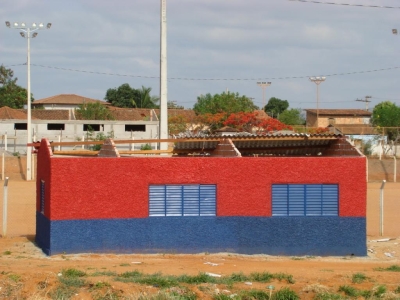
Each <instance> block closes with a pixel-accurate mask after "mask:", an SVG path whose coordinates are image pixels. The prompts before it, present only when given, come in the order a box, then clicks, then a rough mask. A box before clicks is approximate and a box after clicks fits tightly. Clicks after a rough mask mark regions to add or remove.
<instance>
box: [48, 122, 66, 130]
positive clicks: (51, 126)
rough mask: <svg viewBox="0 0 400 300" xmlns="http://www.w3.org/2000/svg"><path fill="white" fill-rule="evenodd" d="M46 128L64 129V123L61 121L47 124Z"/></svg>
mask: <svg viewBox="0 0 400 300" xmlns="http://www.w3.org/2000/svg"><path fill="white" fill-rule="evenodd" d="M47 130H65V124H61V123H53V124H47Z"/></svg>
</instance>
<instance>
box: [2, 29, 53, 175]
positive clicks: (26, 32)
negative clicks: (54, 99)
mask: <svg viewBox="0 0 400 300" xmlns="http://www.w3.org/2000/svg"><path fill="white" fill-rule="evenodd" d="M6 26H7V27H8V28H14V29H19V30H20V35H21V36H22V37H23V38H26V39H27V41H28V55H27V62H26V65H27V67H28V86H27V93H28V99H27V103H26V107H27V128H26V130H27V132H28V144H30V143H32V128H31V127H32V118H31V49H30V39H31V38H34V37H36V36H37V35H38V33H37V32H36V31H38V30H40V29H50V27H51V23H47V25H46V27H45V26H44V24H43V23H32V25H31V26H27V25H26V23H24V22H22V23H17V22H15V23H12V24H11V23H10V22H8V21H6ZM31 168H32V147H31V146H27V150H26V180H32V169H31Z"/></svg>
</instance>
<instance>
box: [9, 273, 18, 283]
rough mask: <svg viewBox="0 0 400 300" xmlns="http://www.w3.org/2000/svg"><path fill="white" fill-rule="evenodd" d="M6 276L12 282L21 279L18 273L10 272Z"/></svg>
mask: <svg viewBox="0 0 400 300" xmlns="http://www.w3.org/2000/svg"><path fill="white" fill-rule="evenodd" d="M8 278H9V279H10V280H12V281H14V282H18V281H19V280H20V279H21V276H20V275H18V274H10V275H8Z"/></svg>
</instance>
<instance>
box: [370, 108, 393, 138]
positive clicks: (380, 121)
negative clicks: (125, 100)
mask: <svg viewBox="0 0 400 300" xmlns="http://www.w3.org/2000/svg"><path fill="white" fill-rule="evenodd" d="M371 122H372V124H373V125H374V126H376V127H400V107H398V106H397V105H396V104H394V103H393V102H390V101H384V102H381V103H379V104H377V105H376V106H375V107H374V109H373V111H372V118H371ZM385 134H387V136H388V138H389V140H396V139H397V137H398V136H399V128H387V129H385Z"/></svg>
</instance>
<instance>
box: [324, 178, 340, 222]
mask: <svg viewBox="0 0 400 300" xmlns="http://www.w3.org/2000/svg"><path fill="white" fill-rule="evenodd" d="M322 195H323V200H322V215H323V216H338V215H339V205H338V203H339V191H338V185H337V184H324V185H323V186H322Z"/></svg>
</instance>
